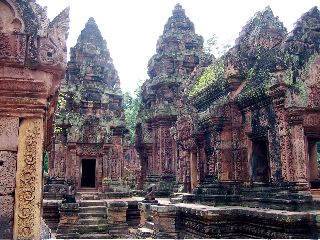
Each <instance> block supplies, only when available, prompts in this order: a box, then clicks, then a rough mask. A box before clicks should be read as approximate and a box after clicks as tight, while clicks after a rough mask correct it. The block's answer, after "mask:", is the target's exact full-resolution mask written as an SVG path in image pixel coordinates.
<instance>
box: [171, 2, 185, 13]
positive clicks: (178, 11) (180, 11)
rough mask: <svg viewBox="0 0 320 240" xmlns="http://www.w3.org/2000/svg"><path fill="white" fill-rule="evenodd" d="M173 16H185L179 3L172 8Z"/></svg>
mask: <svg viewBox="0 0 320 240" xmlns="http://www.w3.org/2000/svg"><path fill="white" fill-rule="evenodd" d="M172 15H173V16H185V10H184V9H183V8H182V6H181V4H180V3H177V4H176V5H175V6H174V9H173V10H172Z"/></svg>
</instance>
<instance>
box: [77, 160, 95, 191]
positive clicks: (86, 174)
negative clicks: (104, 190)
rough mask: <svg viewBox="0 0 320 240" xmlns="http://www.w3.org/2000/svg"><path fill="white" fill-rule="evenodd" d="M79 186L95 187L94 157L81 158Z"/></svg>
mask: <svg viewBox="0 0 320 240" xmlns="http://www.w3.org/2000/svg"><path fill="white" fill-rule="evenodd" d="M81 170H82V171H81V172H82V174H81V187H82V188H95V187H96V159H82V164H81Z"/></svg>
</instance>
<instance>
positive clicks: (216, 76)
mask: <svg viewBox="0 0 320 240" xmlns="http://www.w3.org/2000/svg"><path fill="white" fill-rule="evenodd" d="M223 77H224V56H222V57H220V58H219V59H217V60H215V61H214V62H213V64H211V65H210V66H208V67H207V68H206V69H205V70H204V71H203V72H202V74H201V75H200V77H199V78H198V79H197V82H196V83H195V85H194V86H193V88H192V90H191V91H190V92H189V96H193V95H195V94H197V93H199V92H200V91H202V90H203V89H205V88H207V87H208V86H209V85H211V84H212V83H213V82H215V81H219V80H221V79H223Z"/></svg>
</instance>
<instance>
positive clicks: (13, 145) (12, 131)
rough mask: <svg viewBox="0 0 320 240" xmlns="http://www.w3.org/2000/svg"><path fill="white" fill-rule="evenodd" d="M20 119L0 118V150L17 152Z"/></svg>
mask: <svg viewBox="0 0 320 240" xmlns="http://www.w3.org/2000/svg"><path fill="white" fill-rule="evenodd" d="M18 130H19V118H17V117H0V150H9V151H17V148H18Z"/></svg>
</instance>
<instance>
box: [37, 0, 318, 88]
mask: <svg viewBox="0 0 320 240" xmlns="http://www.w3.org/2000/svg"><path fill="white" fill-rule="evenodd" d="M37 3H39V4H40V5H41V6H43V7H44V6H48V17H49V19H50V20H52V19H53V18H54V17H55V16H56V15H57V14H58V13H59V12H60V11H62V10H63V9H64V8H65V7H67V6H70V7H71V10H70V30H69V38H68V42H67V45H68V51H69V49H70V47H73V46H74V45H75V44H76V42H77V38H78V36H79V34H80V32H81V30H82V29H83V28H84V26H85V23H86V22H87V21H88V19H89V18H90V17H93V18H94V19H95V20H96V23H97V24H98V27H99V29H100V31H101V33H102V35H103V37H104V39H105V40H106V41H107V47H108V49H109V51H110V55H111V57H112V59H113V63H114V65H115V68H116V69H117V71H118V74H119V77H120V81H121V88H122V91H123V92H126V91H130V92H131V93H133V92H134V90H135V89H136V88H137V84H138V82H139V80H145V79H147V78H148V75H147V65H148V61H149V59H150V58H151V57H152V55H153V54H155V52H156V43H157V40H158V38H159V36H160V35H162V32H163V27H164V25H165V23H166V22H167V20H168V18H169V17H170V16H171V15H172V10H173V8H174V6H175V5H176V4H177V3H180V4H181V5H182V7H183V8H184V9H185V10H186V15H187V16H188V17H189V18H190V20H191V21H192V22H193V23H194V25H195V29H196V33H197V34H199V35H202V36H203V37H204V40H205V41H206V39H208V38H209V37H210V36H212V35H213V34H215V35H216V36H218V37H219V39H220V42H221V43H224V42H225V41H227V40H229V41H231V44H233V43H234V40H235V39H236V38H237V37H238V35H239V32H240V31H241V29H242V27H243V26H244V25H245V24H246V22H247V21H248V20H250V18H251V17H252V16H253V15H254V14H255V13H256V12H257V11H261V10H263V9H264V8H265V7H266V6H268V5H269V6H270V7H271V9H272V10H273V13H274V14H275V15H276V16H279V18H280V20H281V21H282V22H283V23H284V25H285V27H286V28H287V29H288V31H291V30H292V28H293V24H294V23H295V22H296V21H297V20H298V19H299V18H300V16H301V15H302V14H303V13H305V12H307V11H308V10H309V9H310V8H312V7H314V6H318V8H319V9H320V1H319V0H37Z"/></svg>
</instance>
